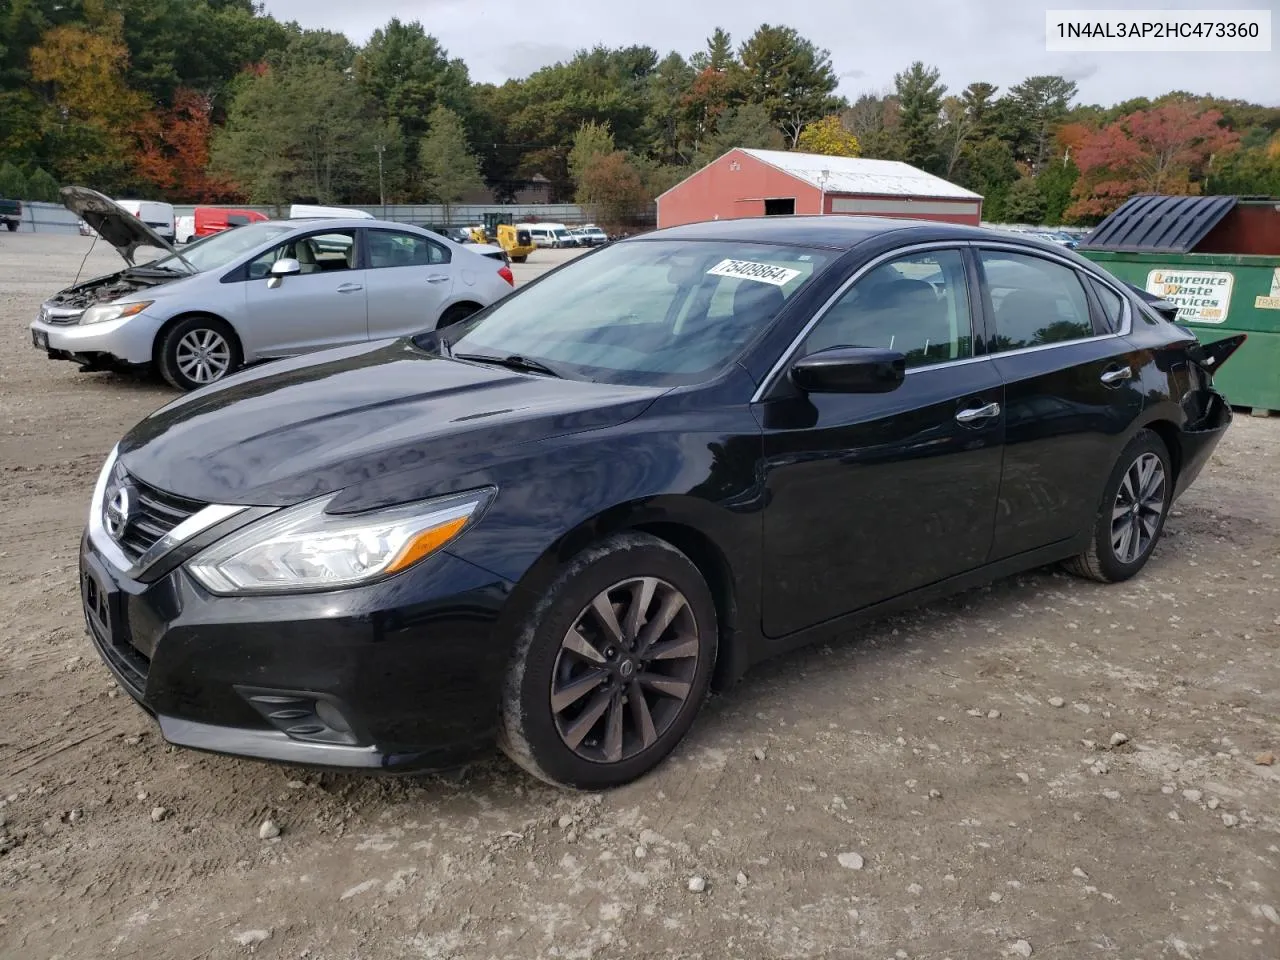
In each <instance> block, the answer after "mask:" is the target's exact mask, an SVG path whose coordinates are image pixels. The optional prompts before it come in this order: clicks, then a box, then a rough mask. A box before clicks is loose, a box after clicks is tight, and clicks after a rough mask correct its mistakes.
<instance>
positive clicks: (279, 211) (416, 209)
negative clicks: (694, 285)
mask: <svg viewBox="0 0 1280 960" xmlns="http://www.w3.org/2000/svg"><path fill="white" fill-rule="evenodd" d="M204 206H220V207H224V208H227V209H234V210H256V211H258V212H259V213H263V214H266V215H267V216H268V217H273V218H281V217H287V216H288V215H289V208H288V206H283V207H274V206H264V205H261V204H247V205H245V204H242V205H239V206H237V205H235V204H204ZM195 208H196V205H195V204H176V203H175V204H174V205H173V212H174V216H175V217H184V216H191V215H192V211H194V210H195ZM347 209H349V210H363V211H366V212H368V213H371V214H372V215H373V216H375V217H377V218H378V219H379V220H391V221H394V222H396V223H414V224H419V225H421V226H433V227H443V226H463V225H474V224H478V223H482V222H483V221H484V215H485V214H486V213H500V214H503V215H506V216H510V217H511V220H512V222H514V223H520V222H522V221H526V220H527V221H540V222H543V223H547V222H551V223H567V224H579V223H589V222H590V221H591V216H590V214H589V213H588V211H587V210H585V209H584V208H583V207H580V206H578V205H577V204H575V203H523V204H520V203H513V204H481V203H457V204H451V205H450V206H449V207H448V208H447V209H446V208H445V207H444V206H443V205H441V204H434V203H399V204H390V203H389V204H387V205H386V206H382V205H380V204H374V205H372V206H362V205H349V206H347ZM644 219H645V218H644V214H643V213H642V214H640V215H639V216H638V219H637V222H638V223H640V222H643V221H644ZM76 222H77V221H76V216H75V214H73V213H72V212H71V211H70V210H68V209H67V208H66V207H64V206H62V205H61V204H58V203H36V202H31V203H25V202H24V203H23V205H22V223H21V225H20V226H19V227H18V229H19V230H20V231H21V232H24V233H75V232H76ZM651 222H652V221H650V223H651Z"/></svg>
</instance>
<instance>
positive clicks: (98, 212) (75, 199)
mask: <svg viewBox="0 0 1280 960" xmlns="http://www.w3.org/2000/svg"><path fill="white" fill-rule="evenodd" d="M59 193H60V194H61V196H62V205H63V206H64V207H66V208H67V209H68V210H70V211H71V212H72V213H74V214H75V215H76V216H77V217H79V218H80V219H81V220H83V221H84V222H85V223H87V224H88V225H89V226H90V227H91V228H92V229H93V230H94V232H96V233H97V234H98V236H100V237H102V239H103V240H105V241H107V243H109V244H111V245H112V246H113V247H115V248H116V250H117V251H119V253H120V256H122V257H124V262H125V263H127V264H129V266H131V267H132V266H134V262H135V261H134V254H135V253H136V252H137V250H138V248H139V247H155V248H156V249H158V250H164V251H165V252H167V253H171V254H173V255H174V256H175V257H177V258H178V259H179V260H180V261H182V262H183V263H186V261H185V260H183V258H182V254H180V253H178V251H177V250H175V249H174V248H173V247H172V246H170V244H169V242H168V241H167V240H165V239H164V238H163V237H161V236H160V234H158V233H156V232H155V231H154V230H152V229H151V228H150V227H148V226H147V225H146V224H145V223H143V222H142V221H141V220H139V219H138V218H137V217H135V216H134V215H133V214H131V213H130V212H129V211H128V210H126V209H125V208H124V207H122V206H120V205H119V204H118V203H116V202H115V201H114V200H112V199H111V198H110V197H104V196H103V195H102V194H100V193H99V192H98V191H97V190H90V189H89V188H88V187H63V188H62V189H61V190H60V191H59ZM187 266H188V268H190V266H191V265H190V264H187Z"/></svg>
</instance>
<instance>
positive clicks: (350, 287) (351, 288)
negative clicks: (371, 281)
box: [338, 283, 364, 293]
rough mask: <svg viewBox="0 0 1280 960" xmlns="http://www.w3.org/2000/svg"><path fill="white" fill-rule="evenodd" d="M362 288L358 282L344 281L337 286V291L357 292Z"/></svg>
mask: <svg viewBox="0 0 1280 960" xmlns="http://www.w3.org/2000/svg"><path fill="white" fill-rule="evenodd" d="M363 289H364V287H363V286H362V285H361V284H358V283H344V284H343V285H342V286H340V287H339V288H338V292H339V293H358V292H359V291H361V290H363Z"/></svg>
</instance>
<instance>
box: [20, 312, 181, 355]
mask: <svg viewBox="0 0 1280 960" xmlns="http://www.w3.org/2000/svg"><path fill="white" fill-rule="evenodd" d="M163 325H164V321H162V320H158V319H156V318H154V317H151V316H148V315H147V314H146V313H145V312H144V313H139V314H136V315H134V316H132V317H123V318H121V319H119V320H108V321H106V322H105V323H90V324H87V325H84V326H81V325H80V324H78V323H65V324H64V323H46V322H44V321H42V320H36V321H35V322H33V323H32V324H31V342H32V345H33V346H35V347H36V348H37V349H41V350H45V351H46V352H47V353H48V354H49V356H50V357H51V358H54V359H65V360H76V361H78V362H80V363H86V362H90V361H92V360H101V359H104V358H109V359H111V360H115V361H116V362H118V363H124V364H129V365H140V364H144V363H150V362H151V357H152V350H153V348H154V345H155V339H156V334H157V333H158V332H159V331H160V328H161V327H162V326H163Z"/></svg>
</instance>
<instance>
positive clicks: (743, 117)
mask: <svg viewBox="0 0 1280 960" xmlns="http://www.w3.org/2000/svg"><path fill="white" fill-rule="evenodd" d="M786 145H787V144H786V140H785V139H783V136H782V134H781V133H780V132H779V130H778V128H777V127H776V126H774V124H773V117H772V116H771V115H770V114H769V111H768V109H766V108H765V107H764V106H762V105H761V104H758V103H744V104H743V105H742V106H740V107H737V108H736V109H734V108H731V109H729V110H727V111H725V113H724V114H723V115H722V116H721V117H720V122H719V124H718V125H717V126H716V131H715V133H714V134H712V135H711V136H710V137H708V138H707V139H706V140H705V141H704V142H703V144H702V147H701V149H700V150H699V152H698V158H697V163H698V165H699V166H701V165H702V164H705V163H710V162H711V161H712V160H714V159H716V157H722V156H724V155H725V154H726V153H728V152H729V151H730V150H732V149H733V148H734V147H747V148H754V149H758V150H782V149H784V148H785V147H786Z"/></svg>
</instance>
